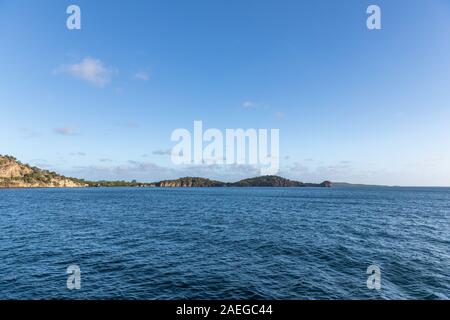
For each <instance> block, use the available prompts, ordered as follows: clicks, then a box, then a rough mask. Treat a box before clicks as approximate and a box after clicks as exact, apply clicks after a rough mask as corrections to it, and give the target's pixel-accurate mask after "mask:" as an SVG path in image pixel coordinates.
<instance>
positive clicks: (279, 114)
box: [275, 112, 286, 120]
mask: <svg viewBox="0 0 450 320" xmlns="http://www.w3.org/2000/svg"><path fill="white" fill-rule="evenodd" d="M285 116H286V115H285V114H284V113H283V112H276V113H275V117H276V118H277V119H280V120H281V119H284V117H285Z"/></svg>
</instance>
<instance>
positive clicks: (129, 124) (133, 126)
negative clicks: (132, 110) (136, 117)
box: [117, 121, 139, 129]
mask: <svg viewBox="0 0 450 320" xmlns="http://www.w3.org/2000/svg"><path fill="white" fill-rule="evenodd" d="M117 126H118V127H122V128H127V129H136V128H137V127H139V124H138V123H137V122H134V121H125V122H119V123H117Z"/></svg>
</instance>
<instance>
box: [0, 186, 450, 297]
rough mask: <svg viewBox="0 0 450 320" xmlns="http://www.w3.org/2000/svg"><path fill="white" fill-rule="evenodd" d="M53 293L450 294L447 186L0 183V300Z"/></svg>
mask: <svg viewBox="0 0 450 320" xmlns="http://www.w3.org/2000/svg"><path fill="white" fill-rule="evenodd" d="M72 264H76V265H78V266H80V268H81V290H72V291H71V290H68V289H67V287H66V280H67V275H66V269H67V267H68V266H69V265H72ZM373 264H375V265H378V266H380V268H381V285H382V287H381V290H378V291H377V290H369V289H368V288H367V285H366V280H367V277H368V275H367V274H366V270H367V267H368V266H369V265H373ZM53 298H64V299H109V298H114V299H116V298H123V299H181V298H190V299H242V298H246V299H262V298H265V299H449V298H450V189H432V188H430V189H412V188H331V189H325V188H324V189H309V188H307V189H234V188H230V189H127V188H119V189H76V190H70V189H59V190H50V189H48V190H47V189H39V190H38V189H34V190H0V299H53Z"/></svg>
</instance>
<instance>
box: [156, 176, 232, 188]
mask: <svg viewBox="0 0 450 320" xmlns="http://www.w3.org/2000/svg"><path fill="white" fill-rule="evenodd" d="M225 185H226V183H224V182H220V181H215V180H209V179H205V178H198V177H185V178H180V179H177V180H165V181H160V182H157V183H155V186H157V187H162V188H193V187H194V188H208V187H224V186H225Z"/></svg>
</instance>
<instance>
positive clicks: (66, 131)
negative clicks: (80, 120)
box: [54, 127, 76, 136]
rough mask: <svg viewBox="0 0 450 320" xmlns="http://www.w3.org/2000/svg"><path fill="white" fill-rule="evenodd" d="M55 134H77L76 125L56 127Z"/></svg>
mask: <svg viewBox="0 0 450 320" xmlns="http://www.w3.org/2000/svg"><path fill="white" fill-rule="evenodd" d="M54 133H55V134H59V135H62V136H72V135H75V134H76V130H75V128H74V127H61V128H56V129H55V130H54Z"/></svg>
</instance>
